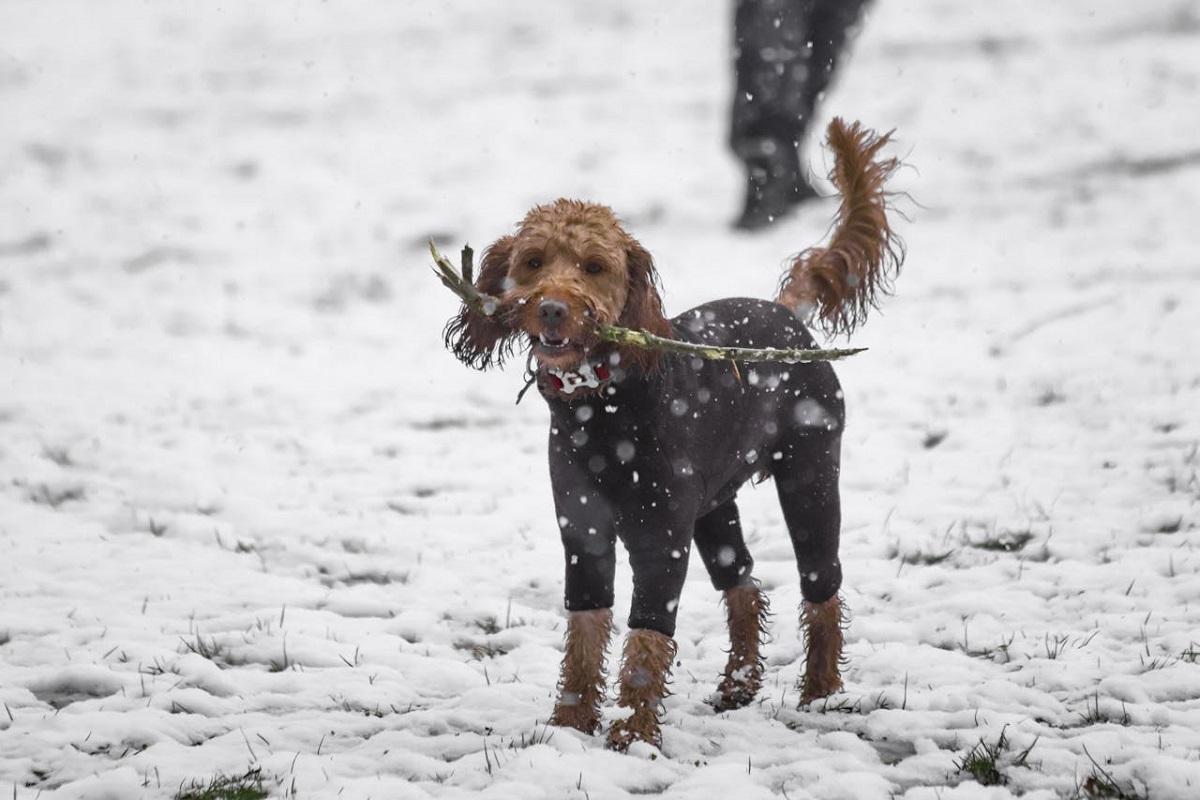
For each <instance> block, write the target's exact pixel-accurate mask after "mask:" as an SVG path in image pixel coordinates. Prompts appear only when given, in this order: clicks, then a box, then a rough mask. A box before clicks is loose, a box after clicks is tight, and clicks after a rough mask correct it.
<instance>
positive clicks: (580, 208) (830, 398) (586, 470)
mask: <svg viewBox="0 0 1200 800" xmlns="http://www.w3.org/2000/svg"><path fill="white" fill-rule="evenodd" d="M888 140H889V136H887V135H884V136H879V135H876V134H874V133H873V132H871V131H869V130H865V129H863V128H862V127H860V126H859V125H858V124H857V123H855V124H853V125H847V124H846V123H844V122H842V121H841V120H836V119H835V120H834V121H833V123H831V124H830V126H829V130H828V135H827V145H828V147H829V148H830V149H831V150H832V151H833V153H834V156H835V164H834V167H833V170H832V171H831V173H830V178H831V179H832V180H833V182H834V184H835V185H836V186H837V188H838V190H839V192H840V194H841V206H840V208H839V210H838V216H837V220H836V225H835V227H834V230H833V233H832V236H831V239H830V241H829V243H828V244H827V245H826V246H824V247H816V248H811V249H809V250H806V251H804V252H802V253H801V254H800V255H799V256H797V257H796V258H795V259H794V261H793V262H792V264H791V266H790V268H789V270H788V272H787V274H786V275H785V276H784V278H783V281H782V285H781V288H780V290H779V295H778V297H777V298H776V300H775V301H774V302H771V301H766V300H755V299H745V298H732V299H725V300H715V301H713V302H710V303H705V304H704V305H701V306H699V307H697V308H694V309H692V310H690V311H686V312H684V313H683V314H680V315H679V316H677V317H675V318H673V319H668V318H667V317H666V315H665V314H664V313H663V307H662V300H661V298H660V296H659V293H658V290H657V285H658V279H657V275H656V273H655V268H654V263H653V261H652V260H651V258H650V254H649V253H648V252H646V250H645V249H644V248H643V247H642V246H641V245H640V244H639V243H638V242H637V240H636V239H634V238H633V237H632V236H630V235H629V234H628V233H627V232H626V231H625V230H624V229H623V228H622V227H621V225H620V223H619V222H618V220H617V218H616V217H615V216H614V214H613V212H612V211H611V210H609V209H608V208H606V207H604V206H601V205H596V204H593V203H585V202H580V201H577V200H558V201H556V202H554V203H550V204H548V205H542V206H537V207H536V208H534V209H533V210H531V211H530V212H529V213H528V214H527V215H526V216H525V218H524V220H522V222H521V223H520V225H518V226H517V230H516V233H515V234H513V235H509V236H503V237H501V238H500V239H499V240H497V241H496V242H495V243H493V244H492V245H491V247H489V248H488V249H487V251H486V253H485V254H484V257H483V260H482V266H481V269H480V274H479V277H478V279H477V281H476V286H477V288H478V289H479V290H481V291H483V292H485V293H488V294H491V295H494V296H495V297H497V298H499V301H500V304H499V305H500V307H499V308H497V309H495V312H494V313H491V314H483V313H479V312H476V311H472V310H471V309H469V308H468V307H466V306H464V307H463V309H462V310H461V311H460V312H459V314H458V315H457V316H456V317H455V318H453V319H451V320H450V322H449V323H448V324H447V326H446V331H445V336H446V343H447V345H448V346H449V347H450V348H451V349H452V350H453V352H454V354H455V355H456V356H457V357H458V358H459V359H460V360H462V361H463V362H464V363H466V364H468V365H470V366H473V367H476V368H480V369H483V368H486V367H488V366H491V365H492V364H496V363H499V362H500V361H502V360H503V358H504V357H505V356H507V355H509V354H511V352H512V351H513V349H514V348H515V347H517V346H518V345H520V346H528V347H529V348H530V355H531V359H532V362H531V363H535V364H536V381H537V386H538V389H539V390H540V392H541V394H542V396H543V397H545V399H546V402H547V403H548V404H549V406H550V413H551V422H550V480H551V485H552V486H553V490H554V503H555V507H556V510H557V514H558V526H559V528H560V530H561V534H562V543H563V549H564V556H565V566H566V592H565V599H566V608H567V611H568V612H569V613H568V617H567V632H566V646H565V655H564V657H563V663H562V672H561V677H560V680H559V687H558V700H557V702H556V704H555V707H554V711H553V714H552V717H551V722H552V723H553V724H557V725H566V726H570V727H572V728H576V729H578V730H581V731H585V732H588V733H594V732H596V730H597V729H598V728H599V726H600V704H601V702H602V700H603V697H604V686H605V663H604V662H605V653H606V651H607V648H608V642H609V637H610V634H611V631H612V610H611V609H612V605H613V575H614V569H615V564H616V552H615V547H616V541H617V540H618V539H620V540H621V542H622V544H623V545H624V546H625V548H626V550H627V551H628V554H629V562H630V566H631V567H632V569H633V600H632V608H631V611H630V615H629V634H628V637H627V639H626V641H625V647H624V654H623V661H622V665H621V668H620V676H619V682H620V692H619V695H618V698H617V705H618V706H619V707H621V708H622V709H626V710H628V711H629V712H630V713H629V715H628V716H626V717H624V718H622V719H620V720H619V721H617V722H616V723H614V724H613V725H612V727H611V730H610V732H609V736H608V744H609V746H610V747H613V748H616V749H620V750H623V749H625V748H627V747H628V746H629V744H630V743H632V742H634V741H644V742H649V743H651V744H655V745H657V744H659V743H660V714H661V703H662V699H663V697H664V696H665V695H666V694H667V683H668V676H669V673H670V668H671V662H672V661H673V659H674V657H675V642H674V640H673V638H672V637H673V636H674V633H675V614H676V611H677V608H678V601H679V596H680V592H681V591H682V589H683V581H684V575H685V573H686V572H687V566H688V556H689V552H690V549H691V544H692V543H693V542H695V544H696V548H697V549H698V550H699V551H700V557H701V560H702V561H703V562H704V566H705V567H706V569H707V570H708V574H709V577H710V578H711V580H712V584H713V586H714V587H715V588H716V589H717V590H718V591H721V592H723V593H724V597H725V602H726V605H727V612H728V624H729V638H730V643H731V649H730V653H729V660H728V663H727V665H726V667H725V674H724V677H723V678H722V680H721V683H720V685H719V687H718V693H717V696H716V700H715V703H714V704H715V705H716V707H717V708H718V710H724V709H731V708H736V707H739V706H743V705H745V704H747V703H749V702H750V701H751V700H752V699H753V698H754V696H755V693H756V692H757V691H758V690H759V688H760V687H761V685H762V679H763V662H762V659H761V656H760V652H759V649H760V642H761V632H762V631H763V628H764V625H765V623H766V614H767V607H768V604H767V598H766V596H765V595H764V594H763V592H762V591H761V589H760V588H759V585H758V582H757V581H756V580H754V578H753V577H752V567H753V564H754V562H753V559H752V558H751V556H750V553H749V551H748V550H747V549H746V543H745V541H744V540H743V537H742V529H741V525H740V523H739V519H738V510H737V505H736V503H735V497H736V494H737V490H738V488H739V487H740V486H741V485H742V484H743V483H745V482H746V481H747V480H748V479H750V478H751V477H753V476H755V475H756V474H758V475H764V476H765V475H769V476H771V477H773V478H774V479H775V485H776V488H777V489H778V493H779V502H780V504H781V505H782V507H783V515H784V519H785V521H786V523H787V528H788V532H789V534H790V536H791V539H792V544H793V546H794V549H795V553H796V561H797V565H798V567H799V573H800V588H801V592H802V595H803V598H804V601H803V608H802V611H801V624H802V626H803V628H804V632H805V641H806V645H807V654H806V658H805V666H804V675H803V677H802V679H801V686H800V689H801V697H802V700H803V701H805V702H807V701H811V700H813V699H815V698H818V697H823V696H825V695H828V694H830V693H831V692H834V691H836V690H838V689H839V688H840V687H841V685H842V684H841V677H840V675H839V663H840V660H841V652H842V624H843V611H842V606H841V601H840V598H839V596H838V589H839V587H840V586H841V581H842V568H841V564H840V563H839V561H838V536H839V528H840V524H841V511H840V506H839V499H838V471H839V458H840V441H841V431H842V422H843V419H844V416H843V403H842V392H841V389H840V388H839V385H838V381H837V378H836V377H835V375H834V372H833V369H832V368H831V367H830V365H829V364H828V363H826V362H817V363H805V364H782V363H760V364H754V365H750V366H744V367H742V368H740V369H739V368H738V367H737V366H736V365H734V364H733V363H731V362H725V361H704V360H700V359H696V358H691V357H686V356H676V355H668V354H663V353H661V352H654V351H650V350H644V349H636V348H631V347H624V346H614V345H611V344H607V343H603V342H601V341H600V339H599V338H598V336H597V333H596V325H597V324H616V325H621V326H624V327H627V328H633V329H641V330H645V331H649V332H651V333H655V334H658V335H660V336H668V337H673V338H677V339H681V340H685V341H689V342H703V343H712V344H719V345H739V346H777V347H813V346H815V345H814V341H813V337H812V336H811V335H810V334H809V332H808V330H807V329H806V327H805V324H804V321H805V320H807V319H810V318H814V317H815V320H816V322H817V323H818V324H820V325H821V327H823V328H824V329H825V330H826V331H827V332H829V333H849V332H850V331H851V330H853V329H854V327H855V326H856V325H857V324H859V323H860V322H862V321H863V319H864V317H865V315H866V312H867V310H868V308H870V307H871V306H873V305H874V304H875V302H876V299H877V297H878V295H879V294H880V293H882V292H886V291H887V290H888V288H889V282H890V280H891V278H892V277H894V275H895V274H896V272H897V271H898V270H899V267H900V262H901V260H902V258H901V256H902V251H901V249H900V246H899V243H898V240H897V239H896V237H895V236H894V235H893V233H892V230H891V228H890V226H889V225H888V220H887V214H886V212H887V196H886V194H885V192H884V189H883V185H884V182H885V181H886V179H887V178H888V177H889V176H890V175H891V173H892V172H893V171H894V170H895V169H896V167H897V161H896V160H895V159H881V158H879V157H878V153H879V151H880V149H881V148H882V147H883V146H884V145H885V144H887V142H888ZM489 310H491V309H489Z"/></svg>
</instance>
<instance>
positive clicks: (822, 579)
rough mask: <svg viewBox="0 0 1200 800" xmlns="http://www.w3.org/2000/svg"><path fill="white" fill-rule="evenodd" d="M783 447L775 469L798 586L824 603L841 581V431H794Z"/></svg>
mask: <svg viewBox="0 0 1200 800" xmlns="http://www.w3.org/2000/svg"><path fill="white" fill-rule="evenodd" d="M780 452H781V453H783V457H782V459H781V460H780V461H779V462H777V465H776V466H775V467H773V468H772V472H773V473H774V475H775V487H776V489H777V491H778V492H779V503H780V505H781V506H783V517H784V520H785V521H786V522H787V527H788V534H789V535H790V536H791V538H792V547H793V548H794V549H795V551H796V564H797V566H798V568H799V571H800V591H801V593H802V594H803V595H804V599H805V600H808V601H809V602H811V603H822V602H824V601H826V600H828V599H829V598H830V597H832V596H833V595H834V594H836V593H837V590H838V589H839V588H840V587H841V585H842V565H841V562H840V561H839V560H838V541H839V538H840V535H841V526H842V509H841V500H840V497H839V493H838V476H839V472H840V465H841V431H840V429H839V430H835V431H828V430H817V429H814V430H812V431H811V432H808V433H804V434H799V435H796V436H795V437H794V438H793V439H792V441H791V442H790V443H787V444H785V445H783V446H781V447H780Z"/></svg>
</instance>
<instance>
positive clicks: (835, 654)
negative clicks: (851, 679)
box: [800, 594, 846, 705]
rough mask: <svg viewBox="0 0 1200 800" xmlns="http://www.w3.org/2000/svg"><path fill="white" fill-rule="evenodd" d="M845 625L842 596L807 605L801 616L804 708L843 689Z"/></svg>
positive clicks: (802, 699)
mask: <svg viewBox="0 0 1200 800" xmlns="http://www.w3.org/2000/svg"><path fill="white" fill-rule="evenodd" d="M845 622H846V615H845V609H844V608H843V607H842V598H841V597H840V596H839V595H836V594H835V595H834V596H833V597H831V598H829V599H828V600H826V601H825V602H823V603H812V602H809V601H808V600H805V601H804V604H803V606H802V610H801V612H800V624H801V625H802V626H803V628H804V645H805V647H804V649H805V651H806V652H805V656H804V677H803V678H801V680H800V703H801V704H802V705H803V704H804V703H811V702H812V701H813V700H817V699H819V698H822V697H827V696H829V695H831V694H833V693H834V692H836V691H838V690H839V689H841V688H842V676H841V672H840V669H841V664H842V643H843V635H842V634H843V626H844V625H845Z"/></svg>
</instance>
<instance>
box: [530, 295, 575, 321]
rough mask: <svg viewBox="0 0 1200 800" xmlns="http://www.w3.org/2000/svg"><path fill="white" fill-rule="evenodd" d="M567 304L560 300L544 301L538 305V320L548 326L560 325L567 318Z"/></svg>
mask: <svg viewBox="0 0 1200 800" xmlns="http://www.w3.org/2000/svg"><path fill="white" fill-rule="evenodd" d="M568 311H570V309H568V308H567V304H566V303H563V302H560V301H558V300H543V301H542V302H540V303H538V318H539V319H540V320H541V321H542V322H544V323H546V324H547V325H559V324H561V323H562V322H563V320H565V319H566V318H567V312H568Z"/></svg>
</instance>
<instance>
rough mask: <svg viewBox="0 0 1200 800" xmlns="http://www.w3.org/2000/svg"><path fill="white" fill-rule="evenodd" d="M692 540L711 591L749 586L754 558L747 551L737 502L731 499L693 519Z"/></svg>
mask: <svg viewBox="0 0 1200 800" xmlns="http://www.w3.org/2000/svg"><path fill="white" fill-rule="evenodd" d="M695 540H696V549H697V550H699V551H700V557H701V558H702V559H703V560H704V567H705V569H707V570H708V577H709V579H710V580H712V585H713V588H714V589H716V590H717V591H725V590H726V589H732V588H734V587H735V586H744V585H746V584H748V583H750V572H751V570H752V569H753V568H754V559H753V558H751V556H750V551H749V550H747V549H746V540H745V539H744V538H743V536H742V522H741V520H740V519H739V518H738V509H737V503H735V502H734V501H733V500H732V499H730V500H728V501H726V502H725V503H724V504H723V505H720V506H718V507H717V508H715V509H713V510H712V511H710V512H709V513H708V514H705V515H704V516H703V517H701V518H700V519H698V520H696V535H695Z"/></svg>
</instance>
